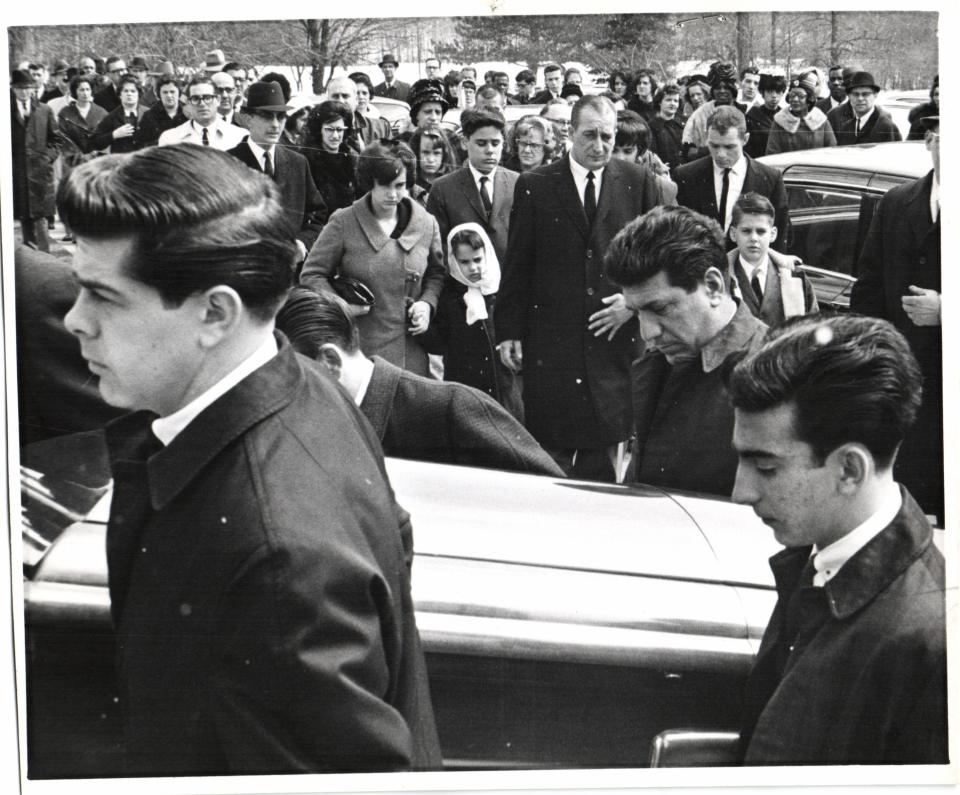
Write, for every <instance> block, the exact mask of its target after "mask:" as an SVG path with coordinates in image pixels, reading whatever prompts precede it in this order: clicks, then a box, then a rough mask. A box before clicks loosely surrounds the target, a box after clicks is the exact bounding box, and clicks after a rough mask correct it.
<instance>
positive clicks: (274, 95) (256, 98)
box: [243, 80, 293, 113]
mask: <svg viewBox="0 0 960 795" xmlns="http://www.w3.org/2000/svg"><path fill="white" fill-rule="evenodd" d="M243 109H244V110H247V111H255V110H269V111H275V112H277V113H287V112H288V111H291V110H293V106H292V105H288V104H287V103H286V102H284V100H283V89H282V88H280V84H279V83H274V82H273V81H272V80H271V81H269V82H264V81H263V80H258V81H257V82H256V83H251V84H250V86H249V87H248V88H247V101H246V102H245V103H244V105H243Z"/></svg>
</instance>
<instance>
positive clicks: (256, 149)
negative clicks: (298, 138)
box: [247, 137, 277, 168]
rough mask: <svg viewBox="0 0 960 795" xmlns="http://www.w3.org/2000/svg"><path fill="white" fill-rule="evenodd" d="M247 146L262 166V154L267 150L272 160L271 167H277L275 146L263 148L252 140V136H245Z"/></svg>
mask: <svg viewBox="0 0 960 795" xmlns="http://www.w3.org/2000/svg"><path fill="white" fill-rule="evenodd" d="M247 146H249V147H250V151H251V152H253V156H254V157H256V158H257V162H258V163H259V164H260V165H261V167H262V166H263V156H264V155H265V154H267V153H268V152H269V154H270V158H271V159H272V160H273V167H274V168H276V167H277V153H276V147H275V146H274V147H273V148H272V149H269V150H267V149H264V148H263V147H262V146H260V144H258V143H257V142H256V141H254V140H253V138H252V137H248V138H247Z"/></svg>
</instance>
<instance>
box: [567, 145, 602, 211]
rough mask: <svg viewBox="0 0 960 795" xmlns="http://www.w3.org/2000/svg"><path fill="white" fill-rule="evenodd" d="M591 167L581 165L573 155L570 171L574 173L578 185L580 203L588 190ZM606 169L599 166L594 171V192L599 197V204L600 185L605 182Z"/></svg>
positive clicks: (598, 198)
mask: <svg viewBox="0 0 960 795" xmlns="http://www.w3.org/2000/svg"><path fill="white" fill-rule="evenodd" d="M589 171H590V169H588V168H584V167H583V166H581V165H580V164H579V163H578V162H577V161H576V160H574V159H573V157H572V156H571V157H570V173H571V174H573V181H574V182H575V183H576V186H577V194H578V195H579V196H580V204H583V203H584V201H583V198H584V195H585V194H586V192H587V174H588V173H589ZM603 171H604V169H602V168H598V169H596V170H595V171H594V172H593V186H594V193H595V194H596V197H597V204H598V205H599V204H600V185H601V184H602V183H603Z"/></svg>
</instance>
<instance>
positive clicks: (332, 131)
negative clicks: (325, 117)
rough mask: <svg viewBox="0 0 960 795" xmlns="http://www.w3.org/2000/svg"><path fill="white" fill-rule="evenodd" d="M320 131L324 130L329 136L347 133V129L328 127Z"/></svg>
mask: <svg viewBox="0 0 960 795" xmlns="http://www.w3.org/2000/svg"><path fill="white" fill-rule="evenodd" d="M320 129H322V130H323V131H324V132H325V133H327V134H328V135H344V134H345V133H346V132H347V128H346V127H327V126H326V125H324V126H323V127H321V128H320Z"/></svg>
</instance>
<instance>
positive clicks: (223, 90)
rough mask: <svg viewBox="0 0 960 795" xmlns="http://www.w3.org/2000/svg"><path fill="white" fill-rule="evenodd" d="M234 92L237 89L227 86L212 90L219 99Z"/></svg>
mask: <svg viewBox="0 0 960 795" xmlns="http://www.w3.org/2000/svg"><path fill="white" fill-rule="evenodd" d="M236 90H237V89H235V88H232V87H228V86H221V87H220V88H215V89H214V91H216V92H217V94H219V95H220V96H221V97H226V96H229V95H230V94H232V93H233V92H234V91H236Z"/></svg>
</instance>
